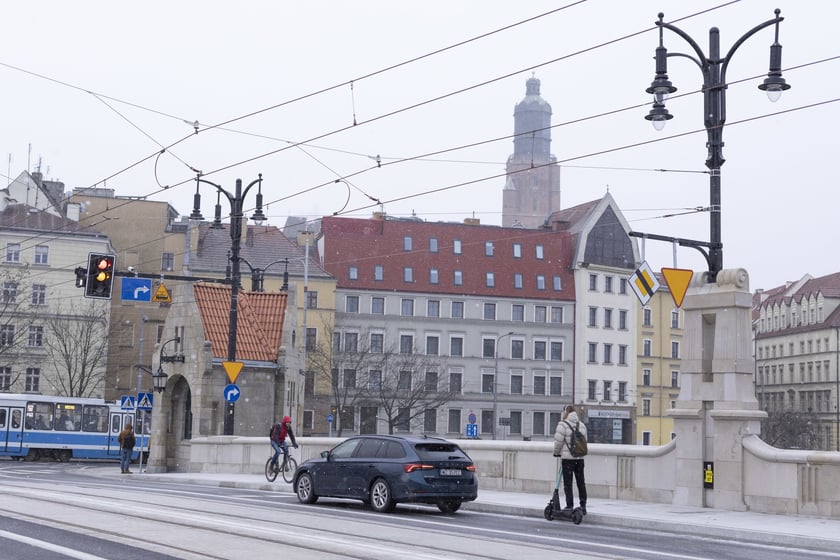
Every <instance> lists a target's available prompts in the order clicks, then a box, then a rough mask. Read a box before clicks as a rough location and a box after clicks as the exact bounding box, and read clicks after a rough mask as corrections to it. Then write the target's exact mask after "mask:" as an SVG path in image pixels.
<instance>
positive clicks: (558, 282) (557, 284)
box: [551, 276, 563, 292]
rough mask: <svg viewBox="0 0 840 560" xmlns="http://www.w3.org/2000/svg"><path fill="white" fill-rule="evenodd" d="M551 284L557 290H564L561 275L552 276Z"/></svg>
mask: <svg viewBox="0 0 840 560" xmlns="http://www.w3.org/2000/svg"><path fill="white" fill-rule="evenodd" d="M551 285H552V288H553V289H554V291H555V292H561V291H563V279H562V278H560V277H559V276H552V277H551Z"/></svg>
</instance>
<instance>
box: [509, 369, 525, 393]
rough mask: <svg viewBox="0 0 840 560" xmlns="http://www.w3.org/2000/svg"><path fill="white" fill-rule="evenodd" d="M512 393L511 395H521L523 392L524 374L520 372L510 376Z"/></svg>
mask: <svg viewBox="0 0 840 560" xmlns="http://www.w3.org/2000/svg"><path fill="white" fill-rule="evenodd" d="M510 394H511V395H521V394H522V374H519V373H515V374H511V376H510Z"/></svg>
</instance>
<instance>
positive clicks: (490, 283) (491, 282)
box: [484, 272, 496, 288]
mask: <svg viewBox="0 0 840 560" xmlns="http://www.w3.org/2000/svg"><path fill="white" fill-rule="evenodd" d="M484 285H485V286H487V287H488V288H495V287H496V275H495V274H494V273H492V272H485V273H484Z"/></svg>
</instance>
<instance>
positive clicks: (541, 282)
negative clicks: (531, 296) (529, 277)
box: [537, 274, 545, 290]
mask: <svg viewBox="0 0 840 560" xmlns="http://www.w3.org/2000/svg"><path fill="white" fill-rule="evenodd" d="M537 289H538V290H545V276H543V275H542V274H537Z"/></svg>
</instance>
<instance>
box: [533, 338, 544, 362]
mask: <svg viewBox="0 0 840 560" xmlns="http://www.w3.org/2000/svg"><path fill="white" fill-rule="evenodd" d="M545 357H546V351H545V341H544V340H535V341H534V359H535V360H545Z"/></svg>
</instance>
